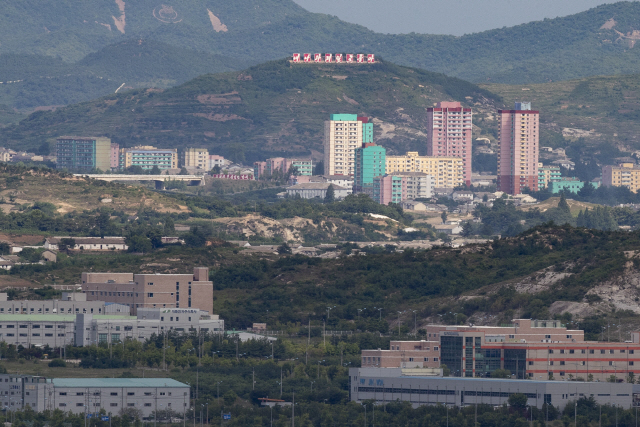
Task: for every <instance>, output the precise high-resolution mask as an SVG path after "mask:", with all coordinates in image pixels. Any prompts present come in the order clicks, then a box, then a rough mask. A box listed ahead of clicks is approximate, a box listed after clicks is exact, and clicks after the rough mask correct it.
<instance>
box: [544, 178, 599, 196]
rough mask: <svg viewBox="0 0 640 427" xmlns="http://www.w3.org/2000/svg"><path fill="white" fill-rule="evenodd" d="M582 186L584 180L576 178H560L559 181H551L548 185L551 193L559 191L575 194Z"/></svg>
mask: <svg viewBox="0 0 640 427" xmlns="http://www.w3.org/2000/svg"><path fill="white" fill-rule="evenodd" d="M589 185H591V183H589ZM582 187H584V182H582V181H580V180H579V179H578V178H562V179H560V180H559V181H552V182H551V184H550V185H549V189H550V191H551V193H553V194H556V193H559V192H561V191H567V192H569V193H574V194H577V193H578V191H580V190H582Z"/></svg>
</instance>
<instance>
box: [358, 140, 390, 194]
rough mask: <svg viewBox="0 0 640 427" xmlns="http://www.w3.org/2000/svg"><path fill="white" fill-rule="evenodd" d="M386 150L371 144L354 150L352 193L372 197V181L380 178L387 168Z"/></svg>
mask: <svg viewBox="0 0 640 427" xmlns="http://www.w3.org/2000/svg"><path fill="white" fill-rule="evenodd" d="M386 157H387V150H385V148H384V147H381V146H379V145H375V144H373V143H364V144H362V147H360V148H357V149H356V150H355V163H354V177H353V192H354V193H366V194H369V195H370V196H372V197H373V179H374V178H375V177H377V176H382V175H384V174H385V172H386V167H387V159H386Z"/></svg>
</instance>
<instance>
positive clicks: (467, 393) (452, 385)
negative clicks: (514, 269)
mask: <svg viewBox="0 0 640 427" xmlns="http://www.w3.org/2000/svg"><path fill="white" fill-rule="evenodd" d="M516 393H518V394H524V395H525V396H526V397H527V402H526V403H527V405H529V406H535V407H536V408H538V409H539V410H543V409H544V406H543V405H544V404H545V403H547V404H548V405H553V406H554V407H555V408H557V409H559V410H560V412H562V411H563V410H565V407H566V406H567V405H572V406H570V408H573V404H574V402H575V401H576V400H578V399H579V398H582V397H592V398H593V399H594V400H595V402H596V404H597V405H599V406H601V405H611V406H615V407H621V408H624V409H629V408H632V407H633V405H635V404H636V403H635V402H637V399H638V393H640V385H638V384H629V383H622V384H612V383H608V382H583V381H572V382H568V381H566V382H563V381H542V380H540V379H539V378H537V377H536V378H535V379H529V380H518V379H496V378H491V379H489V378H457V377H444V376H442V375H441V374H440V375H438V373H437V371H436V370H434V369H409V368H404V369H403V368H377V367H364V366H363V367H362V368H350V369H349V400H351V401H352V402H358V403H360V402H365V401H366V402H371V401H373V402H374V403H375V404H376V405H384V404H386V403H391V402H396V401H398V400H399V401H403V402H410V403H411V405H412V406H413V407H414V408H416V407H419V406H422V405H445V406H457V407H464V406H474V405H490V406H491V407H494V408H498V407H502V406H505V405H508V402H509V397H510V396H512V395H514V394H516ZM571 410H572V411H573V409H571ZM577 411H580V409H577ZM580 415H581V414H580V412H578V416H580Z"/></svg>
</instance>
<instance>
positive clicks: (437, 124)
mask: <svg viewBox="0 0 640 427" xmlns="http://www.w3.org/2000/svg"><path fill="white" fill-rule="evenodd" d="M472 122H473V113H472V111H471V108H463V107H462V104H460V103H459V102H444V101H443V102H439V103H438V104H437V105H436V106H435V107H433V108H427V155H428V156H433V157H459V158H461V159H462V163H463V170H464V173H463V175H464V183H465V184H466V185H467V186H469V185H471V158H472V149H471V147H472V131H473V124H472Z"/></svg>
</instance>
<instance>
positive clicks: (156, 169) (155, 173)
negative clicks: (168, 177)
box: [149, 165, 162, 175]
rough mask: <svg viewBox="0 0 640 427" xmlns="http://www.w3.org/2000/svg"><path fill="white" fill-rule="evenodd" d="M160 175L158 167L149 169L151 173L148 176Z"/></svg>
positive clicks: (154, 166)
mask: <svg viewBox="0 0 640 427" xmlns="http://www.w3.org/2000/svg"><path fill="white" fill-rule="evenodd" d="M161 173H162V171H161V170H160V168H159V167H158V165H153V167H152V168H151V171H150V172H149V175H160V174H161Z"/></svg>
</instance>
